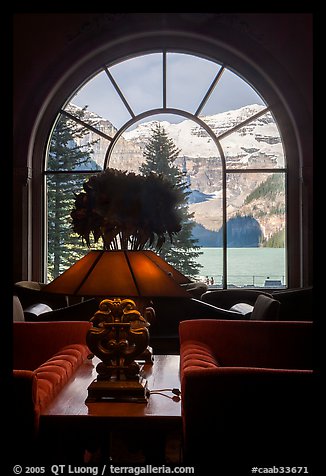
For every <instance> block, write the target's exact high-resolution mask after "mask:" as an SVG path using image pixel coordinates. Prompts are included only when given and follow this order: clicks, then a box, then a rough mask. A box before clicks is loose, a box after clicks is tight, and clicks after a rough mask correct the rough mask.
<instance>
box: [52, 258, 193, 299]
mask: <svg viewBox="0 0 326 476" xmlns="http://www.w3.org/2000/svg"><path fill="white" fill-rule="evenodd" d="M189 281H190V280H189V279H188V278H187V277H186V276H184V275H183V274H182V273H180V272H179V271H177V270H176V269H175V268H173V266H171V265H169V264H168V263H166V262H165V261H164V260H163V259H162V258H160V257H159V256H158V255H157V254H155V253H154V252H153V251H149V250H147V251H129V250H118V251H111V250H102V251H97V250H96V251H90V252H89V253H88V254H87V255H86V256H84V257H83V258H81V259H80V260H78V261H77V262H76V263H75V264H74V265H73V266H71V267H70V268H69V269H67V270H66V271H65V272H64V273H62V274H61V275H60V276H58V277H57V278H55V279H54V280H53V281H52V282H51V283H49V284H48V285H46V286H45V287H44V288H43V291H44V292H49V293H58V294H65V295H72V296H73V295H75V296H92V297H103V296H105V297H107V296H119V297H128V298H130V297H189V293H187V291H186V290H185V289H184V288H183V287H182V286H180V284H181V283H187V282H189Z"/></svg>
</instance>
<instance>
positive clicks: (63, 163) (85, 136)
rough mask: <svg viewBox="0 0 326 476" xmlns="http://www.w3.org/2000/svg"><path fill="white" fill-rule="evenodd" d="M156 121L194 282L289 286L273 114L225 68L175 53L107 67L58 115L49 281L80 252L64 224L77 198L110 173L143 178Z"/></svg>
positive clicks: (280, 155)
mask: <svg viewBox="0 0 326 476" xmlns="http://www.w3.org/2000/svg"><path fill="white" fill-rule="evenodd" d="M157 124H159V125H160V127H161V128H162V130H163V131H164V133H165V134H166V135H167V137H168V138H169V139H171V140H172V141H173V143H174V144H175V146H176V147H177V149H178V151H179V152H178V157H177V158H176V160H175V162H174V165H175V166H177V167H178V168H179V170H180V174H181V175H182V176H183V177H184V181H185V182H186V183H187V187H188V189H187V191H188V202H187V207H188V210H189V216H191V233H192V238H193V240H194V243H196V248H197V251H198V253H197V256H196V258H195V259H196V260H197V263H198V268H197V271H198V272H197V273H196V274H195V275H194V276H193V278H194V279H199V280H207V282H208V284H209V285H210V286H211V287H224V288H226V287H232V286H239V287H243V286H248V287H251V286H253V287H256V286H257V287H261V286H273V285H276V286H278V287H281V286H286V285H287V263H286V256H287V253H286V225H287V220H286V203H287V200H286V183H287V179H286V175H287V168H286V160H285V152H284V148H283V143H282V136H281V132H280V130H279V127H278V124H277V122H276V120H275V118H274V115H273V110H272V107H271V105H270V104H268V103H267V102H266V100H265V99H264V98H263V97H262V96H261V95H260V94H259V93H258V92H257V91H256V90H255V89H254V85H252V84H249V83H248V82H247V81H246V80H245V79H244V78H242V77H241V76H240V75H239V73H237V72H236V71H235V70H232V69H231V68H230V67H229V66H225V65H224V64H223V63H222V62H216V60H215V59H214V60H213V59H208V58H206V57H205V58H204V57H201V56H198V55H197V54H196V55H195V54H192V53H190V52H187V53H185V52H178V51H173V50H159V51H156V52H148V53H146V52H144V53H142V54H141V55H138V56H134V57H131V58H130V57H128V58H122V59H121V60H120V61H115V62H114V63H107V64H103V66H102V67H101V69H99V70H97V71H96V72H94V74H93V75H92V77H90V78H87V79H86V80H85V81H84V82H83V84H82V85H81V86H80V87H79V88H78V89H77V90H75V91H73V92H72V94H71V95H70V97H69V98H68V99H67V101H66V102H65V104H64V105H63V107H62V108H61V110H60V113H59V114H58V116H57V118H56V121H55V124H54V126H53V128H52V132H51V134H50V136H49V142H48V150H47V154H46V160H45V172H44V173H45V180H46V185H47V186H46V190H47V216H48V221H47V240H46V242H47V253H46V255H47V274H48V279H53V278H54V277H56V276H57V275H58V274H60V273H61V272H63V271H64V270H65V269H66V268H67V267H69V266H70V265H71V264H73V263H74V262H75V261H76V260H77V259H78V258H79V257H80V256H82V255H83V254H85V253H86V252H87V251H88V249H87V248H86V246H85V245H83V244H82V242H81V240H80V238H79V237H78V236H77V235H76V234H74V233H73V230H72V226H71V217H70V212H71V210H72V207H73V203H74V198H75V195H74V194H75V193H79V192H80V191H81V189H82V186H83V183H84V181H85V180H87V179H88V178H89V176H90V175H93V174H96V173H98V172H100V171H102V170H103V169H106V168H107V167H113V168H116V169H120V170H124V171H133V172H136V173H139V170H140V168H141V167H142V165H143V164H144V161H145V156H144V151H145V150H146V147H147V146H148V143H149V141H150V140H151V138H152V134H153V128H154V127H155V125H157ZM95 246H96V245H95ZM171 246H172V247H173V246H174V245H173V243H172V245H171ZM190 251H191V250H190ZM190 251H189V252H190ZM194 256H195V255H194ZM181 271H182V269H181Z"/></svg>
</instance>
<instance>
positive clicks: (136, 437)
mask: <svg viewBox="0 0 326 476" xmlns="http://www.w3.org/2000/svg"><path fill="white" fill-rule="evenodd" d="M98 362H99V360H98V359H97V358H96V357H94V358H93V359H92V361H86V362H85V363H84V364H83V365H82V366H81V367H80V368H79V369H78V370H77V372H76V373H75V374H74V376H73V377H72V379H71V380H70V381H69V382H68V383H67V385H66V386H65V387H64V389H63V390H62V391H61V392H60V394H59V395H58V396H57V397H56V399H55V400H53V402H52V403H51V404H50V405H49V406H48V407H47V409H46V410H45V411H44V412H43V413H42V414H41V416H40V435H41V442H43V443H44V450H43V451H45V452H46V451H47V447H48V444H47V443H46V440H47V439H48V438H50V442H51V446H52V448H51V458H52V459H51V461H52V462H53V463H55V460H54V458H55V456H54V455H57V457H60V460H61V461H62V458H65V459H66V461H67V462H71V461H70V459H71V458H73V455H75V458H74V459H76V460H78V459H79V460H80V458H81V456H80V454H79V455H77V453H78V452H79V453H80V450H81V449H82V448H83V451H84V450H85V447H93V448H96V446H98V445H101V444H102V445H103V441H104V440H105V441H106V443H105V444H106V445H108V443H107V442H108V441H109V440H110V441H111V445H110V449H109V450H108V452H109V453H112V438H113V439H114V435H119V437H121V434H123V435H124V436H125V437H126V438H127V439H129V440H131V441H132V442H134V443H135V442H138V443H137V444H139V442H140V441H141V442H143V443H144V446H145V447H146V448H145V451H146V452H147V455H148V454H151V455H153V457H154V454H156V456H155V457H156V458H160V459H161V460H162V458H163V456H162V451H163V449H162V444H163V439H164V438H165V435H166V434H168V433H169V432H178V433H179V434H180V435H181V433H182V420H181V401H180V400H179V401H176V400H177V399H172V397H173V396H174V395H173V393H172V392H170V391H168V390H163V389H172V388H178V389H180V378H179V362H180V358H179V356H178V355H154V364H153V365H150V364H145V365H144V367H143V370H142V376H144V377H145V378H146V379H147V382H148V389H149V390H150V391H152V392H153V391H155V390H162V392H161V394H159V393H152V394H151V395H150V397H149V399H148V402H147V403H134V402H133V403H127V402H123V403H122V402H92V403H85V400H86V398H87V388H88V386H89V384H90V383H91V382H92V381H93V380H94V379H95V378H96V377H97V372H96V365H97V363H98ZM162 394H164V395H162ZM112 435H113V437H112ZM132 444H133V443H132ZM67 450H68V451H67ZM49 455H50V454H49ZM110 458H111V459H112V455H110Z"/></svg>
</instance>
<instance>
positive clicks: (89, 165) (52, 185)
mask: <svg viewBox="0 0 326 476" xmlns="http://www.w3.org/2000/svg"><path fill="white" fill-rule="evenodd" d="M84 112H85V110H81V111H80V112H79V116H80V117H82V116H83V115H84ZM85 133H86V129H85V128H82V127H81V126H79V125H77V123H75V122H74V121H72V120H70V119H68V118H66V117H65V116H63V115H62V116H61V117H60V119H59V121H58V122H57V125H56V127H55V129H54V131H53V133H52V136H51V141H50V148H49V154H48V164H47V170H48V171H49V173H48V175H47V188H48V279H50V280H51V279H54V278H55V277H57V276H58V275H59V274H60V273H61V272H63V271H64V270H65V269H66V268H68V267H69V266H71V265H72V264H73V263H75V262H76V261H77V260H78V259H79V258H80V257H81V256H83V254H84V253H85V247H84V246H83V244H82V243H81V241H80V239H79V237H78V235H77V234H75V233H73V229H72V224H71V218H70V212H71V208H72V206H73V204H74V200H75V195H74V192H78V191H79V190H80V189H81V188H82V186H83V183H84V180H85V175H84V174H78V173H65V172H66V171H74V170H78V169H81V168H82V169H86V170H87V169H92V170H94V169H99V167H98V166H97V165H96V164H95V162H94V161H93V160H92V159H91V155H90V154H91V152H92V149H91V145H92V144H86V145H77V139H78V138H81V137H83V136H84V135H85ZM51 172H54V173H51Z"/></svg>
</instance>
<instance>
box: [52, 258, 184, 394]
mask: <svg viewBox="0 0 326 476" xmlns="http://www.w3.org/2000/svg"><path fill="white" fill-rule="evenodd" d="M188 282H190V280H189V278H187V277H186V276H184V275H183V274H182V273H180V272H179V271H177V270H176V269H175V268H173V267H172V266H171V265H169V264H168V263H166V262H165V261H164V260H163V259H162V258H160V257H159V256H158V255H157V254H155V253H154V252H153V251H149V250H146V251H145V250H141V251H139V250H137V251H131V250H117V251H111V250H104V251H90V252H89V253H88V254H87V255H85V256H84V257H83V258H81V259H80V260H79V261H77V262H76V263H75V264H74V265H73V266H71V267H70V268H69V269H68V270H66V271H65V272H64V273H62V274H61V275H60V276H58V277H57V278H56V279H54V280H53V281H52V282H51V283H49V284H48V285H46V286H45V288H44V292H49V293H59V294H65V295H74V296H92V297H100V298H103V297H105V299H103V300H102V301H101V302H100V305H99V310H98V311H97V312H96V313H95V314H94V316H93V317H92V318H91V322H92V323H93V326H92V327H91V328H90V329H89V331H88V332H87V336H86V342H87V344H88V346H89V348H90V350H91V351H92V352H93V353H94V354H95V355H96V356H97V357H99V359H100V360H101V362H100V363H99V364H98V365H97V367H96V370H97V373H98V376H97V379H95V380H94V381H93V382H92V383H91V385H90V386H89V387H88V398H87V401H98V400H104V399H107V398H110V399H112V400H113V401H136V402H146V401H147V393H148V392H147V382H146V380H144V379H143V378H142V377H141V376H140V374H139V372H140V366H139V364H138V363H137V362H136V361H135V359H137V357H138V358H139V357H140V356H141V355H142V354H143V353H144V352H145V351H146V349H147V347H148V343H149V331H148V327H149V323H148V321H147V320H146V318H144V317H143V316H142V314H141V313H140V312H139V310H137V307H136V304H135V302H134V301H133V300H132V299H131V298H142V299H143V298H151V297H154V296H155V297H189V294H188V293H187V291H186V290H185V289H184V288H183V287H182V286H180V284H183V283H188ZM108 296H110V297H112V296H118V297H115V298H113V299H108V298H107V297H108ZM122 298H123V299H122Z"/></svg>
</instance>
